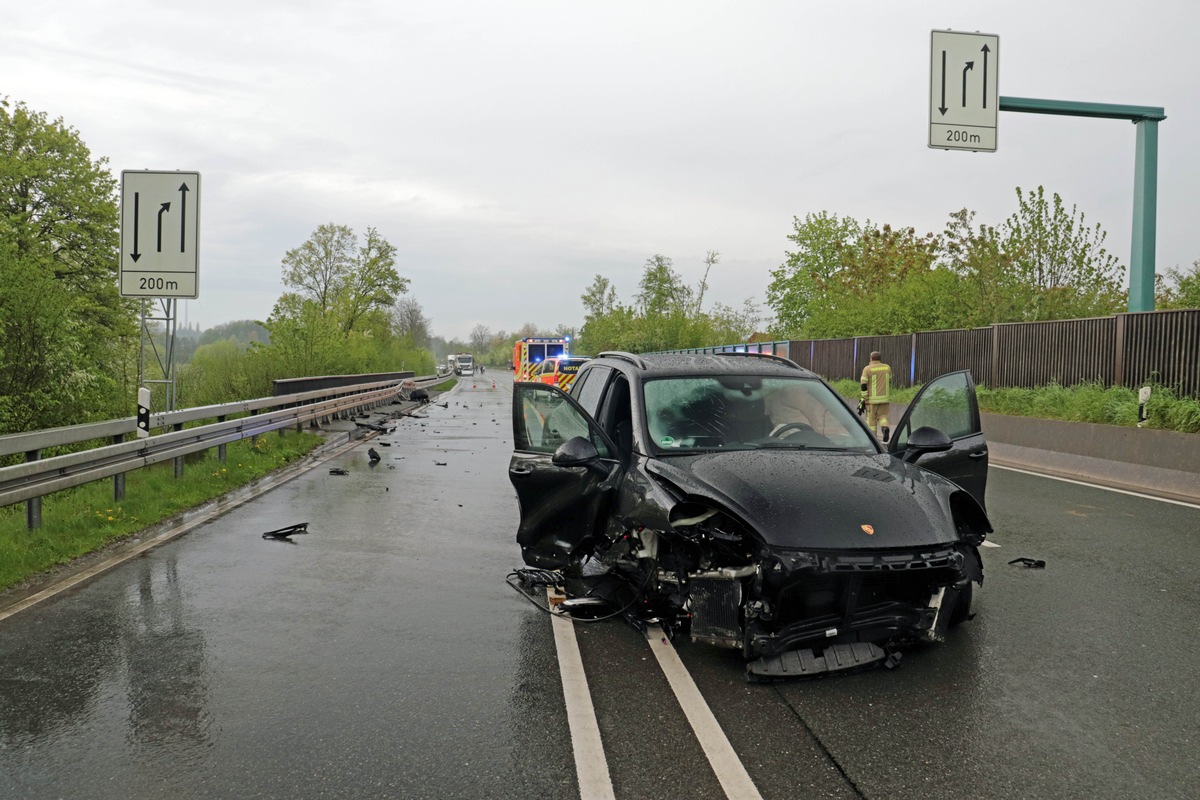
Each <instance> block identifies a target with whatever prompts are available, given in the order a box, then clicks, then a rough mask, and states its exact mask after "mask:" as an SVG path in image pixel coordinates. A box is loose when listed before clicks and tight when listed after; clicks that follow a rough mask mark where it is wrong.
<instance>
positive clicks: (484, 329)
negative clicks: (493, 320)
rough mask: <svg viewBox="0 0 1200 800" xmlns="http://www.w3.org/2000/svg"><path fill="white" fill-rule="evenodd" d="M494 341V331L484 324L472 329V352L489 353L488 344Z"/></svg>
mask: <svg viewBox="0 0 1200 800" xmlns="http://www.w3.org/2000/svg"><path fill="white" fill-rule="evenodd" d="M491 339H492V329H491V328H489V327H488V326H487V325H484V324H483V323H482V322H481V323H479V324H478V325H476V326H475V327H474V328H472V329H471V336H470V340H471V352H472V353H483V352H486V351H487V347H488V343H489V342H490V341H491Z"/></svg>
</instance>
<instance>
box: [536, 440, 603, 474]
mask: <svg viewBox="0 0 1200 800" xmlns="http://www.w3.org/2000/svg"><path fill="white" fill-rule="evenodd" d="M550 463H551V464H553V465H554V466H556V467H587V468H588V469H590V470H593V471H597V470H598V471H600V472H603V473H607V470H605V469H604V467H603V466H601V464H600V452H599V451H598V450H596V445H594V444H592V443H591V441H589V440H588V439H586V438H584V437H582V436H572V437H571V438H570V439H567V440H566V441H565V442H563V443H562V444H560V445H559V446H558V449H557V450H555V451H554V455H553V456H551V458H550Z"/></svg>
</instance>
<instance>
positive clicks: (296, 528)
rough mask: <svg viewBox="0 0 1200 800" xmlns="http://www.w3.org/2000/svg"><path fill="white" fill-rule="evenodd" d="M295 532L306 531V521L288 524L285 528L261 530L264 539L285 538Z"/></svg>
mask: <svg viewBox="0 0 1200 800" xmlns="http://www.w3.org/2000/svg"><path fill="white" fill-rule="evenodd" d="M297 533H308V523H307V522H297V523H296V524H295V525H288V526H287V527H286V528H276V529H275V530H273V531H263V535H262V537H263V538H264V539H286V538H288V537H289V536H294V535H295V534H297Z"/></svg>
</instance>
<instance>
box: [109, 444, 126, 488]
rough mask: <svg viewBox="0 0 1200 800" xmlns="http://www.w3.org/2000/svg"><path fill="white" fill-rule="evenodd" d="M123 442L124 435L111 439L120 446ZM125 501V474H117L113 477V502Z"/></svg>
mask: <svg viewBox="0 0 1200 800" xmlns="http://www.w3.org/2000/svg"><path fill="white" fill-rule="evenodd" d="M123 441H125V434H123V433H117V434H114V435H113V437H112V443H113V444H120V443H121V442H123ZM124 499H125V473H124V472H119V473H117V474H116V475H113V502H114V503H119V502H121V501H122V500H124Z"/></svg>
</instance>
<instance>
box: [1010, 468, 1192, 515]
mask: <svg viewBox="0 0 1200 800" xmlns="http://www.w3.org/2000/svg"><path fill="white" fill-rule="evenodd" d="M990 466H992V467H995V468H996V469H1006V470H1008V471H1009V472H1020V473H1021V474H1022V475H1033V476H1035V477H1038V478H1049V479H1050V480H1052V481H1062V482H1063V483H1073V484H1075V485H1076V486H1087V487H1090V488H1092V489H1103V490H1104V491H1106V492H1116V493H1117V494H1127V495H1129V496H1131V497H1141V498H1144V499H1146V500H1157V501H1158V502H1160V503H1171V504H1172V505H1176V506H1184V507H1185V508H1200V505H1197V504H1196V503H1188V502H1185V501H1183V500H1172V499H1170V498H1168V497H1155V496H1154V495H1152V494H1142V493H1141V492H1131V491H1129V490H1128V489H1116V488H1113V487H1112V486H1101V485H1100V484H1098V483H1088V482H1087V481H1077V480H1074V479H1072V478H1060V477H1058V476H1057V475H1047V474H1045V473H1044V472H1032V471H1030V470H1027V469H1017V468H1016V467H1002V466H1000V465H999V464H991V465H990Z"/></svg>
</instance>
